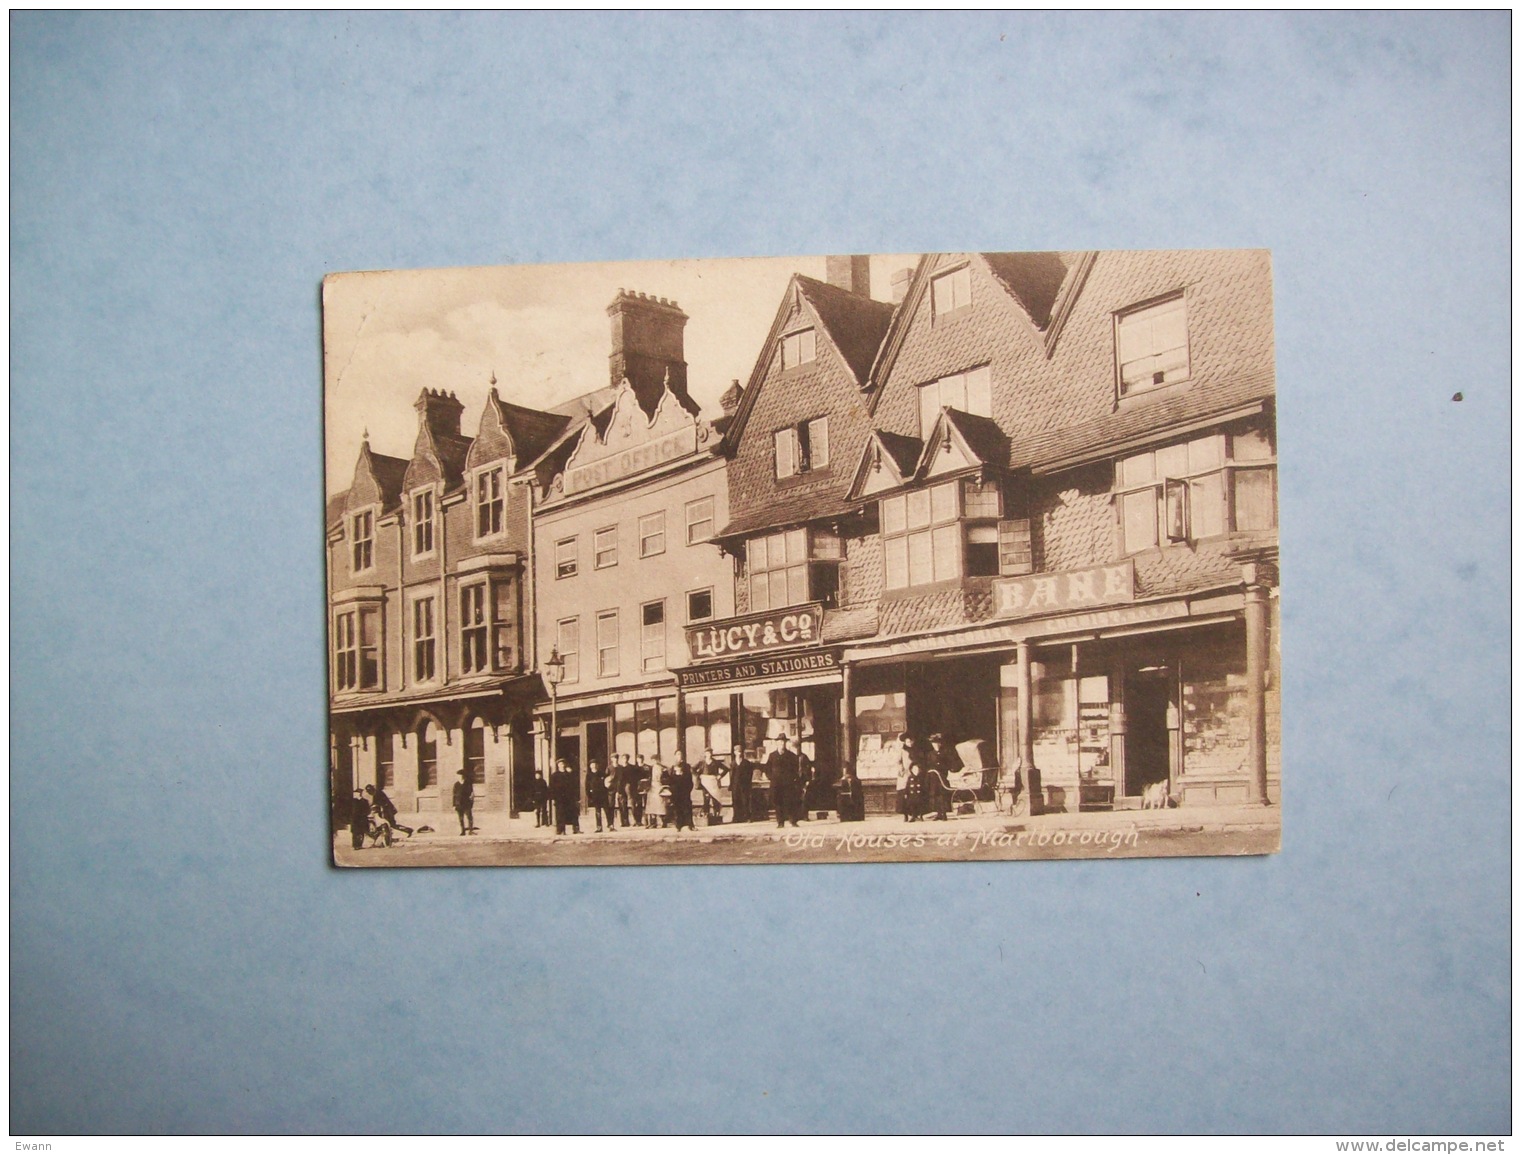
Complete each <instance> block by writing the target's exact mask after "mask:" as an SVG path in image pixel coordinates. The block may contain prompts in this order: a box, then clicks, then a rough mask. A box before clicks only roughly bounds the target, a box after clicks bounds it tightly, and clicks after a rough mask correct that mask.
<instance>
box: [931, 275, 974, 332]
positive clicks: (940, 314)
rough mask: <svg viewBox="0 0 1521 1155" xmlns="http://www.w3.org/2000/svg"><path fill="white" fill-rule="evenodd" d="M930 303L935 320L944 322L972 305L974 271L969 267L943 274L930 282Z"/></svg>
mask: <svg viewBox="0 0 1521 1155" xmlns="http://www.w3.org/2000/svg"><path fill="white" fill-rule="evenodd" d="M930 303H931V305H932V306H933V308H934V310H935V320H937V321H942V320H945V319H947V318H949V317H950V316H951V315H953V314H956V313H959V312H960V311H961V310H962V309H966V308H970V307H971V304H972V270H971V268H970V267H969V266H967V265H962V266H961V268H959V269H952V270H951V271H950V272H948V273H941V274H940V275H939V276H938V277H936V278H935V279H934V280H932V281H931V282H930Z"/></svg>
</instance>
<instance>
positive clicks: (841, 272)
mask: <svg viewBox="0 0 1521 1155" xmlns="http://www.w3.org/2000/svg"><path fill="white" fill-rule="evenodd" d="M824 279H825V280H826V281H828V282H829V283H830V284H831V285H833V286H834V287H835V288H837V289H844V290H845V291H846V292H847V293H854V294H855V295H856V296H858V297H870V296H871V258H870V257H836V256H829V257H825V258H824Z"/></svg>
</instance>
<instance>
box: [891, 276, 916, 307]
mask: <svg viewBox="0 0 1521 1155" xmlns="http://www.w3.org/2000/svg"><path fill="white" fill-rule="evenodd" d="M913 279H914V270H913V269H899V270H898V271H897V272H896V273H894V274H893V280H892V285H893V304H895V305H901V304H903V298H904V297H906V296H908V283H909V282H910V281H912V280H913Z"/></svg>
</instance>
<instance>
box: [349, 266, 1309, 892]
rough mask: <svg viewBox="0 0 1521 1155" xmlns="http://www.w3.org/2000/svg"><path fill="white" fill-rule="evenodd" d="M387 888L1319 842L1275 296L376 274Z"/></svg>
mask: <svg viewBox="0 0 1521 1155" xmlns="http://www.w3.org/2000/svg"><path fill="white" fill-rule="evenodd" d="M323 332H324V365H325V378H326V380H325V431H326V475H327V495H326V547H327V548H326V562H327V601H328V631H329V645H328V652H329V703H328V706H329V721H330V734H329V765H328V768H327V772H328V777H329V783H330V790H329V795H330V804H331V813H330V829H331V833H332V840H333V841H332V849H333V860H334V862H335V863H337V864H338V865H340V866H345V867H401V866H450V865H461V866H482V865H503V866H510V865H536V866H550V865H588V864H597V865H617V864H630V865H642V864H667V865H669V864H682V863H736V864H741V863H742V864H756V863H775V862H868V861H921V860H923V861H933V860H976V859H1031V858H1120V857H1151V856H1185V855H1240V854H1263V853H1271V852H1274V851H1276V850H1277V849H1278V848H1279V845H1280V830H1281V823H1280V813H1281V810H1280V804H1281V789H1282V787H1281V766H1280V738H1279V732H1280V731H1279V650H1280V631H1279V620H1280V619H1279V598H1278V592H1279V560H1278V512H1277V451H1276V442H1277V438H1276V426H1275V418H1276V414H1275V388H1274V362H1273V357H1274V353H1273V349H1274V345H1273V292H1272V270H1271V261H1270V256H1269V254H1268V253H1267V252H1266V251H1262V250H1181V251H1061V252H966V253H922V254H899V255H876V256H866V255H854V254H852V255H833V256H823V257H811V258H809V257H805V258H767V259H731V260H705V261H698V260H688V261H669V262H643V263H632V262H629V263H617V264H583V265H543V266H509V267H501V268H480V269H459V270H435V271H396V272H362V273H348V274H334V275H331V276H329V277H328V278H327V279H326V281H325V282H324V285H323Z"/></svg>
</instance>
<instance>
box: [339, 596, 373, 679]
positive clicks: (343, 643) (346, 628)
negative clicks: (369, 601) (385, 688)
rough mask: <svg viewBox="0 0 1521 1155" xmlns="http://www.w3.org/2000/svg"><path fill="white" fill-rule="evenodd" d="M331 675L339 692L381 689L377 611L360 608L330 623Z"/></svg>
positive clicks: (340, 615) (364, 607)
mask: <svg viewBox="0 0 1521 1155" xmlns="http://www.w3.org/2000/svg"><path fill="white" fill-rule="evenodd" d="M333 672H334V677H335V680H336V682H337V685H338V689H339V690H378V689H379V688H380V607H379V606H359V607H358V608H356V609H352V610H344V611H343V612H341V613H339V614H338V615H337V616H336V617H335V618H334V619H333Z"/></svg>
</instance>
